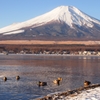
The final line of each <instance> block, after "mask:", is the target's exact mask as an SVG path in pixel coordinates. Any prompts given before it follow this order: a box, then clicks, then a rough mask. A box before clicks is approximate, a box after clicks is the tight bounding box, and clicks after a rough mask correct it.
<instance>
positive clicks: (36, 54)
mask: <svg viewBox="0 0 100 100" xmlns="http://www.w3.org/2000/svg"><path fill="white" fill-rule="evenodd" d="M0 55H6V54H3V53H0ZM8 55H30V56H31V55H34V56H73V57H74V56H76V57H100V55H78V54H76V55H73V54H8Z"/></svg>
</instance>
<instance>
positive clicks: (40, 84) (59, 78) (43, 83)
mask: <svg viewBox="0 0 100 100" xmlns="http://www.w3.org/2000/svg"><path fill="white" fill-rule="evenodd" d="M61 81H62V78H61V77H58V78H57V79H56V80H54V81H53V83H54V84H57V85H60V82H61ZM38 86H39V87H40V86H47V82H41V81H39V82H38Z"/></svg>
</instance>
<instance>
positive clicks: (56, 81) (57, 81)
mask: <svg viewBox="0 0 100 100" xmlns="http://www.w3.org/2000/svg"><path fill="white" fill-rule="evenodd" d="M61 81H62V78H61V77H58V78H57V79H56V80H54V81H53V83H54V84H57V85H60V82H61Z"/></svg>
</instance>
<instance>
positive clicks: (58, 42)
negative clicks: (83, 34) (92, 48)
mask: <svg viewBox="0 0 100 100" xmlns="http://www.w3.org/2000/svg"><path fill="white" fill-rule="evenodd" d="M0 44H15V45H17V44H27V45H28V44H29V45H32V44H84V45H97V44H100V41H40V40H2V41H0Z"/></svg>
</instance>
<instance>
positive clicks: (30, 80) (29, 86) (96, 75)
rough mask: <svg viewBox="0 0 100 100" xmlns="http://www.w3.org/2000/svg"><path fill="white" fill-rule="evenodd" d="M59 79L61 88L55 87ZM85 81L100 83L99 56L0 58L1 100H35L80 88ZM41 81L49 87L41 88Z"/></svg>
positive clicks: (18, 56) (12, 56) (4, 56)
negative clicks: (59, 78) (5, 79)
mask: <svg viewBox="0 0 100 100" xmlns="http://www.w3.org/2000/svg"><path fill="white" fill-rule="evenodd" d="M17 75H19V76H20V80H18V81H17V80H16V76H17ZM4 76H6V77H7V81H6V82H4V81H3V77H4ZM58 77H62V78H63V80H62V82H61V84H60V85H59V86H58V85H56V84H54V83H53V80H55V79H57V78H58ZM84 80H88V81H91V82H92V83H93V84H95V83H100V57H99V56H70V55H67V56H65V55H64V56H60V55H59V56H58V55H3V54H1V55H0V100H35V99H36V98H39V97H43V96H45V95H47V94H50V93H55V92H61V91H67V90H71V89H75V88H78V87H81V86H83V83H84ZM38 81H44V82H47V86H44V87H39V86H38V85H37V83H38Z"/></svg>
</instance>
